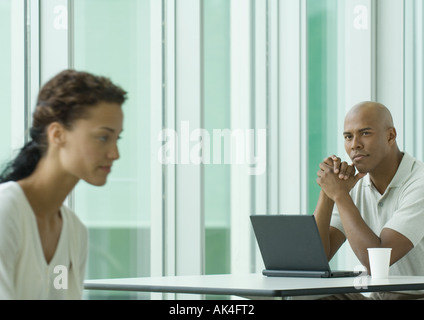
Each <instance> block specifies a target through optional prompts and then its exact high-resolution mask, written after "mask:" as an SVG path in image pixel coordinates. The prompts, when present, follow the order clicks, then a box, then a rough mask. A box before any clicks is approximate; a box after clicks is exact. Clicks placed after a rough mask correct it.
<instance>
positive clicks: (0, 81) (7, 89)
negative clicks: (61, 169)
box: [0, 0, 12, 163]
mask: <svg viewBox="0 0 424 320" xmlns="http://www.w3.org/2000/svg"><path fill="white" fill-rule="evenodd" d="M11 3H12V1H11V0H10V1H0V39H1V42H2V43H3V45H2V47H3V48H5V50H0V88H2V93H1V94H0V106H1V108H2V117H1V125H0V139H1V140H0V155H1V156H0V161H2V163H3V162H4V161H7V160H8V159H9V157H10V150H11V141H10V139H11V121H10V119H11V116H12V115H11V111H12V108H11V100H12V97H11V91H12V88H11V81H10V79H11V71H12V70H11V55H12V51H11V23H12V21H11V12H12V8H11Z"/></svg>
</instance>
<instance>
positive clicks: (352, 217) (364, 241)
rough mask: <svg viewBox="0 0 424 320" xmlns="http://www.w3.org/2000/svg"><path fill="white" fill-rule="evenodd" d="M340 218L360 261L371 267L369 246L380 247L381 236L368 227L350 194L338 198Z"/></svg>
mask: <svg viewBox="0 0 424 320" xmlns="http://www.w3.org/2000/svg"><path fill="white" fill-rule="evenodd" d="M336 204H337V208H338V210H339V214H340V219H341V221H342V224H343V229H344V231H345V235H346V238H347V239H348V240H349V244H350V246H351V247H352V250H353V252H354V253H355V255H356V256H357V257H358V259H359V261H360V262H361V263H362V264H363V265H364V266H365V267H367V268H368V267H369V261H368V251H367V248H372V247H379V246H380V238H379V237H378V236H377V235H376V234H375V233H374V232H373V231H372V230H371V229H370V228H369V227H368V225H367V224H366V223H365V221H364V220H363V219H362V217H361V214H360V213H359V210H358V208H357V207H356V206H355V204H354V203H353V201H352V198H351V197H350V196H346V197H340V198H338V199H336Z"/></svg>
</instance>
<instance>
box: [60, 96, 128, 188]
mask: <svg viewBox="0 0 424 320" xmlns="http://www.w3.org/2000/svg"><path fill="white" fill-rule="evenodd" d="M122 125H123V113H122V109H121V106H120V105H119V104H116V103H108V102H100V103H99V104H97V105H96V106H93V107H90V108H89V110H88V112H87V116H86V117H84V118H83V119H79V120H76V121H75V122H74V123H73V126H72V129H71V130H66V132H65V140H64V141H65V143H64V144H63V146H62V148H61V149H60V160H61V163H62V166H63V168H64V169H65V170H66V171H67V172H68V173H69V174H71V175H73V176H75V177H76V178H78V179H83V180H84V181H86V182H88V183H90V184H92V185H95V186H102V185H104V184H105V183H106V180H107V176H108V175H109V173H110V172H111V170H112V165H113V162H114V161H115V160H117V159H118V158H119V151H118V145H117V142H118V139H119V135H120V134H121V132H122Z"/></svg>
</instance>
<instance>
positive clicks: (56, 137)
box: [47, 122, 66, 147]
mask: <svg viewBox="0 0 424 320" xmlns="http://www.w3.org/2000/svg"><path fill="white" fill-rule="evenodd" d="M47 138H48V141H49V145H50V146H51V145H56V146H59V147H60V146H63V145H64V144H65V142H66V130H65V128H64V127H63V125H61V124H60V123H59V122H52V123H51V124H50V125H49V126H48V128H47Z"/></svg>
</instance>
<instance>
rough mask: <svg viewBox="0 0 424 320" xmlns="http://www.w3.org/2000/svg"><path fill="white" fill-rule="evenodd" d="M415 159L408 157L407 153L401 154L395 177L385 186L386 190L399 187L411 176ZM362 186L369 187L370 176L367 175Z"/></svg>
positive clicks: (370, 183)
mask: <svg viewBox="0 0 424 320" xmlns="http://www.w3.org/2000/svg"><path fill="white" fill-rule="evenodd" d="M414 163H415V159H414V158H413V157H412V156H410V155H409V154H408V153H406V152H404V153H403V158H402V160H401V162H400V164H399V168H398V169H397V171H396V174H395V176H394V177H393V179H392V181H390V184H389V185H388V186H387V190H388V189H389V188H396V187H400V186H401V185H402V184H403V183H404V182H405V181H406V180H407V179H408V177H409V175H410V174H411V171H412V168H413V166H414ZM363 179H364V182H363V186H368V187H370V186H371V185H372V182H371V178H370V175H369V174H367V175H366V176H365V177H364V178H363Z"/></svg>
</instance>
